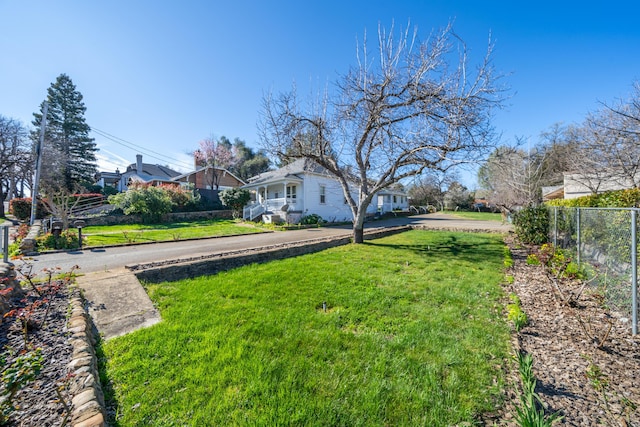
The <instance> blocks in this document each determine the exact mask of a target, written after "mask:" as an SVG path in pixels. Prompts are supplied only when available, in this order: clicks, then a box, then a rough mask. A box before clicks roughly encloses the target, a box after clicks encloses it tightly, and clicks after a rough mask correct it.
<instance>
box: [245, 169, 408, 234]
mask: <svg viewBox="0 0 640 427" xmlns="http://www.w3.org/2000/svg"><path fill="white" fill-rule="evenodd" d="M243 188H246V189H248V190H250V191H251V192H252V193H253V200H254V201H253V202H252V203H251V204H249V205H247V206H246V207H245V209H244V212H243V217H244V219H247V220H256V219H260V218H261V219H262V220H263V221H264V222H276V221H279V220H281V221H285V222H287V223H298V222H300V219H301V218H302V217H303V216H306V215H311V214H316V215H319V216H321V217H322V219H324V220H325V221H330V222H338V221H350V220H352V219H353V216H352V214H351V208H350V207H349V205H348V203H347V201H346V199H345V197H344V193H343V190H342V187H341V185H340V183H339V182H338V180H337V179H336V178H335V177H334V176H333V175H331V174H330V173H329V172H328V171H327V170H326V169H325V168H323V167H322V166H320V165H318V164H317V163H316V162H314V161H313V160H310V159H298V160H296V161H294V162H292V163H289V164H288V165H286V166H284V167H282V168H280V169H277V170H274V171H269V172H265V173H262V174H260V175H257V176H255V177H253V178H250V179H249V183H248V184H246V185H245V186H244V187H243ZM352 197H354V198H355V199H357V189H356V188H355V186H354V188H353V191H352ZM394 209H400V210H407V209H408V200H407V196H406V194H405V193H404V192H401V191H394V190H388V191H383V192H380V193H379V194H377V195H376V196H375V197H374V198H373V200H372V203H371V204H370V205H369V208H368V209H367V212H368V213H369V214H371V215H374V214H375V213H376V212H380V213H385V212H389V211H391V210H394Z"/></svg>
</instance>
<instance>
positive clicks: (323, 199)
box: [320, 185, 327, 205]
mask: <svg viewBox="0 0 640 427" xmlns="http://www.w3.org/2000/svg"><path fill="white" fill-rule="evenodd" d="M325 203H327V187H325V186H324V185H321V186H320V204H323V205H324V204H325Z"/></svg>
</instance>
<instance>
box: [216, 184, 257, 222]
mask: <svg viewBox="0 0 640 427" xmlns="http://www.w3.org/2000/svg"><path fill="white" fill-rule="evenodd" d="M249 200H251V194H250V193H249V190H247V189H245V188H229V189H227V190H223V191H221V192H220V201H221V202H222V204H224V205H225V206H228V207H229V208H231V210H232V211H233V217H234V218H239V217H240V216H241V215H242V208H244V206H245V205H246V204H247V203H249Z"/></svg>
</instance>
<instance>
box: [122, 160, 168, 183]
mask: <svg viewBox="0 0 640 427" xmlns="http://www.w3.org/2000/svg"><path fill="white" fill-rule="evenodd" d="M127 172H136V174H137V175H140V172H139V171H137V170H136V164H135V163H132V164H130V165H129V166H127ZM142 173H143V174H145V175H149V176H152V177H154V178H167V179H170V178H173V177H175V176H178V175H180V172H176V171H174V170H173V169H171V168H168V167H166V166H161V165H152V164H149V163H143V164H142Z"/></svg>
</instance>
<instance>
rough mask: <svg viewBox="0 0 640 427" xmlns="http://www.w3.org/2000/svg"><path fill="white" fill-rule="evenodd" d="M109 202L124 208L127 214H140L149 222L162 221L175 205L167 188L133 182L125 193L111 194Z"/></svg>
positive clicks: (144, 220)
mask: <svg viewBox="0 0 640 427" xmlns="http://www.w3.org/2000/svg"><path fill="white" fill-rule="evenodd" d="M109 203H111V204H112V205H115V206H117V207H119V208H120V209H122V212H124V214H125V215H136V214H137V215H140V216H141V217H142V221H143V222H147V223H154V222H160V219H161V218H162V215H164V214H166V213H169V212H171V209H172V206H173V204H172V202H171V197H170V196H169V194H168V193H167V192H166V191H165V190H163V189H162V188H160V187H153V186H151V185H148V184H132V185H130V186H129V189H128V190H127V191H125V192H124V193H119V194H115V195H112V196H109Z"/></svg>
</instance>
